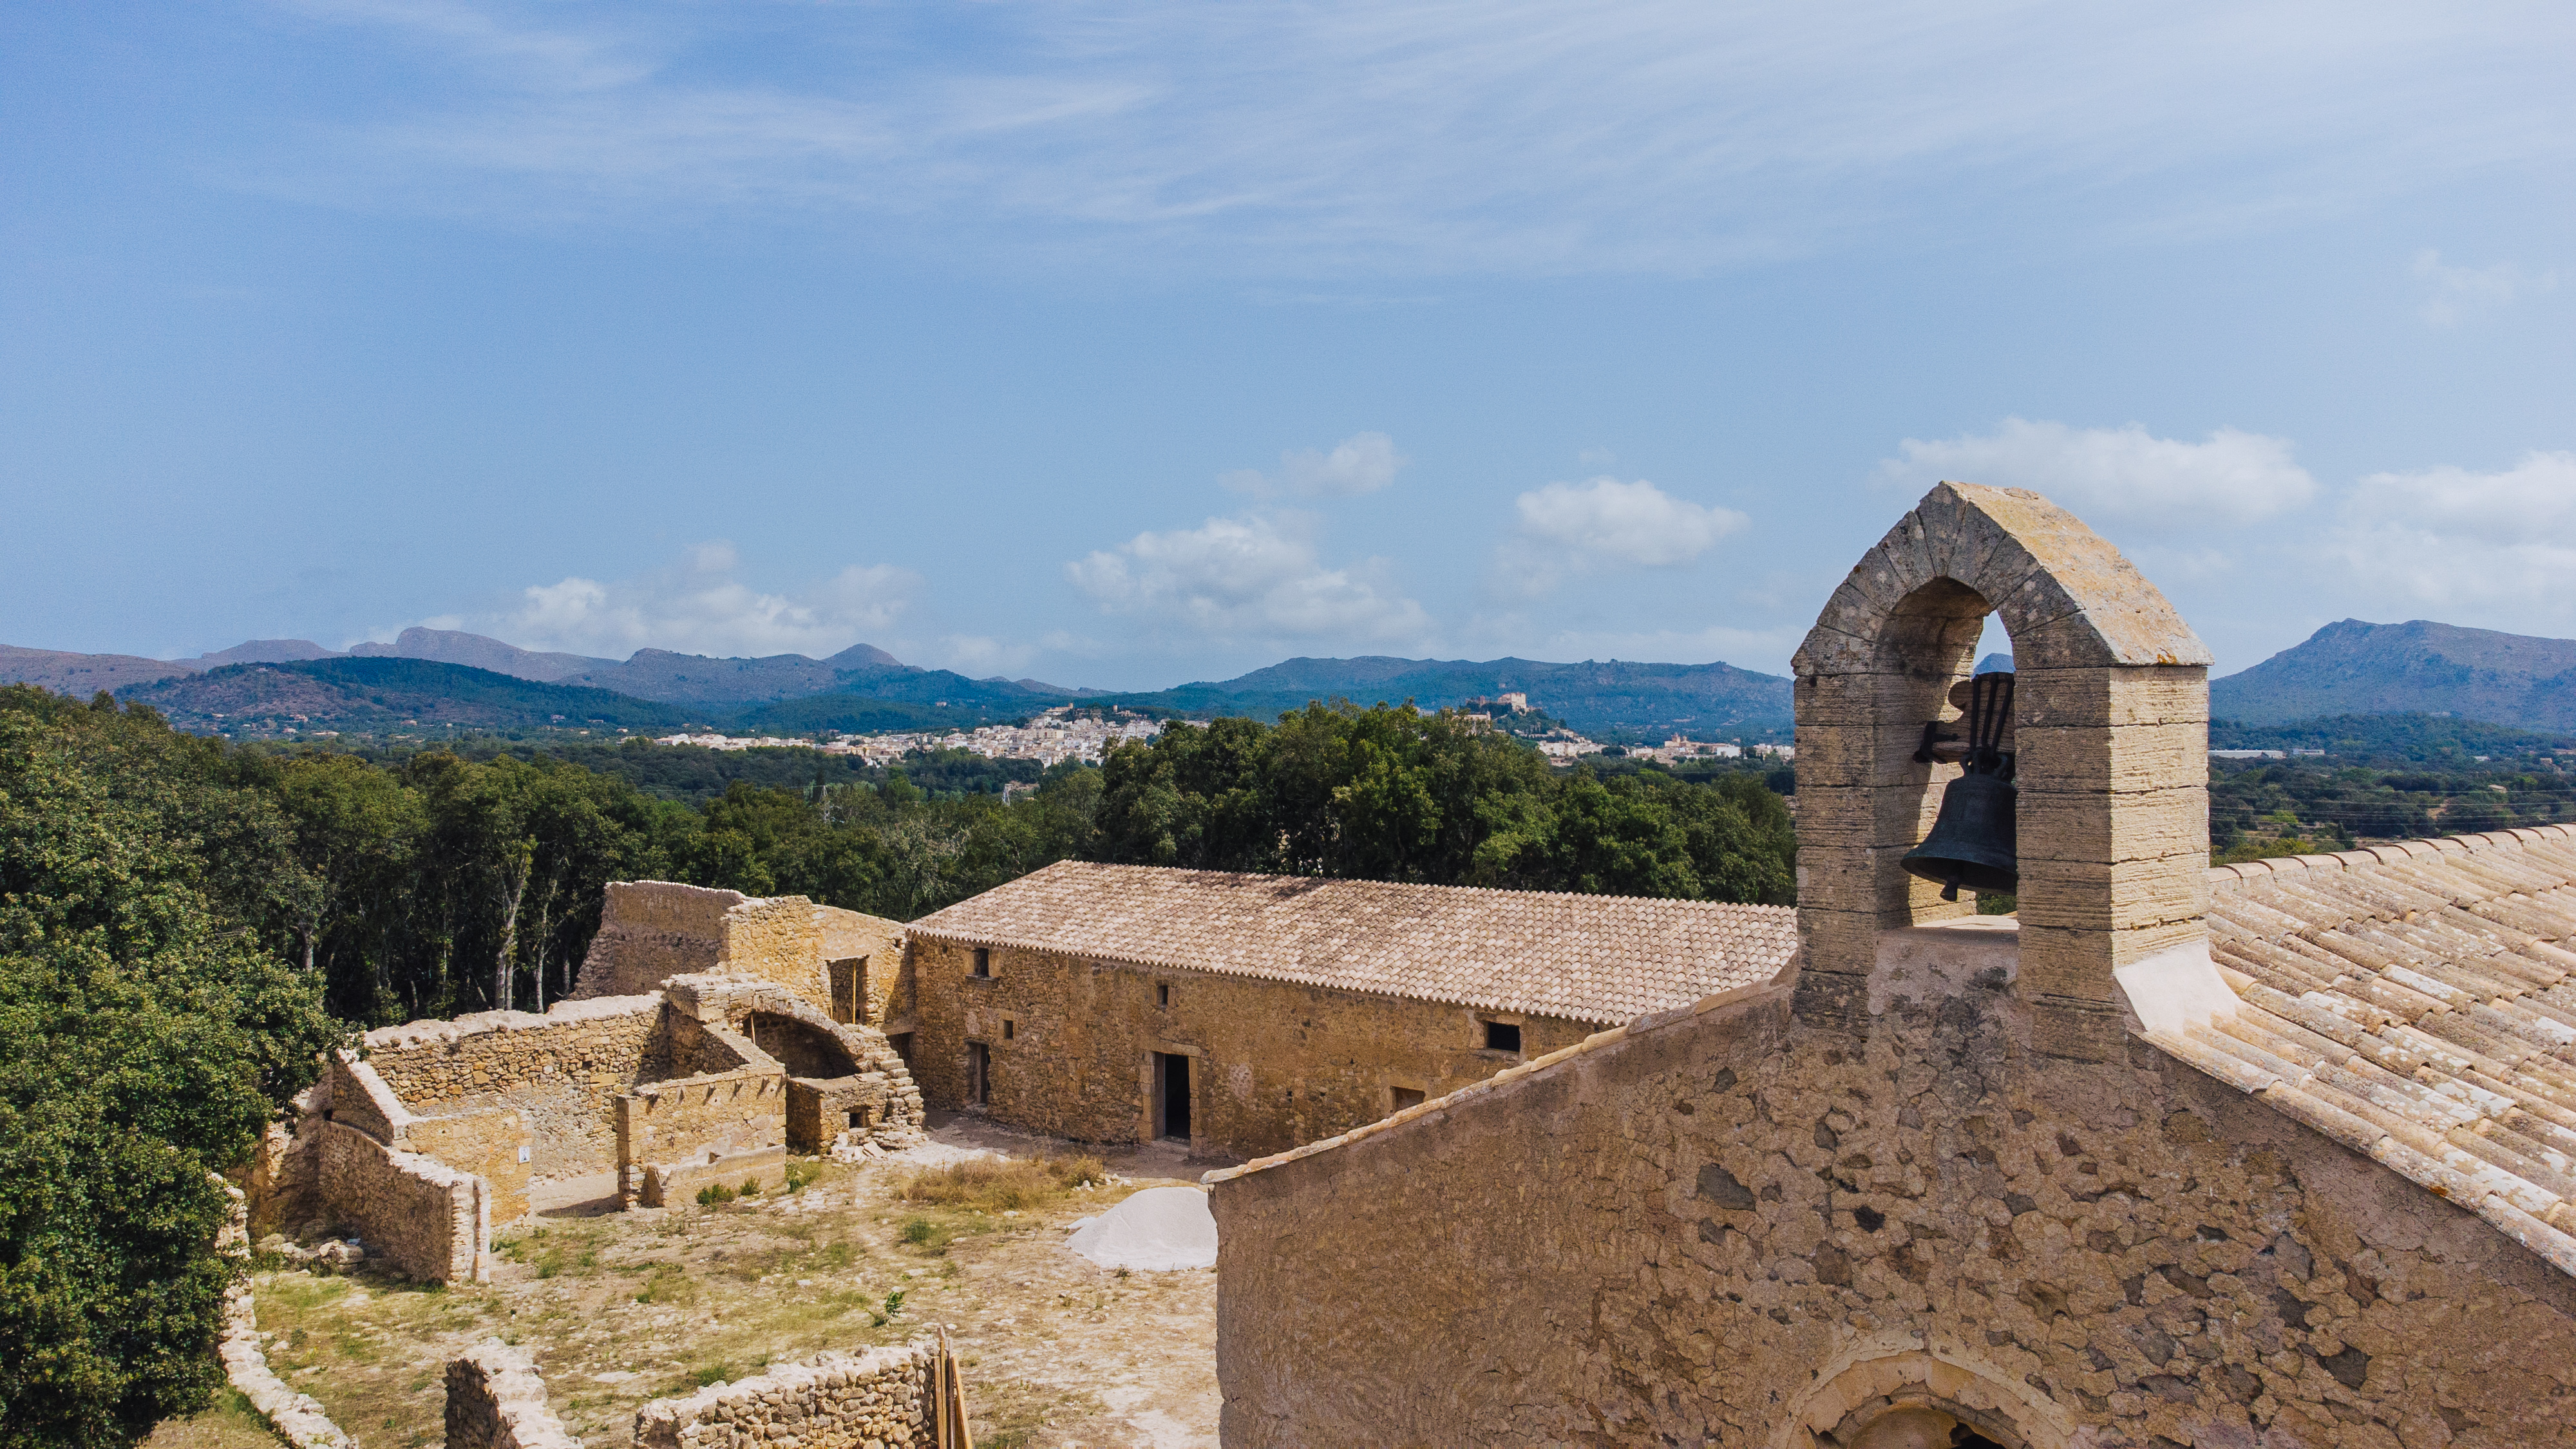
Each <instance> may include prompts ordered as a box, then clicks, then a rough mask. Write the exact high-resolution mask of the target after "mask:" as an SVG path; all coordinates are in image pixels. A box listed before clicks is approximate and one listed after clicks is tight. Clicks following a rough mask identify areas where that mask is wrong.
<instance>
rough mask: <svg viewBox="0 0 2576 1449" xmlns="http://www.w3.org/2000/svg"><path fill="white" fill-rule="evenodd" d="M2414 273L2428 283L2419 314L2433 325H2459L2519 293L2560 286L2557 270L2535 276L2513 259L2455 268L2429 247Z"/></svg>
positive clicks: (2419, 258)
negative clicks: (2516, 263)
mask: <svg viewBox="0 0 2576 1449" xmlns="http://www.w3.org/2000/svg"><path fill="white" fill-rule="evenodd" d="M2415 275H2416V276H2418V277H2421V278H2423V279H2424V280H2425V282H2426V283H2427V285H2428V291H2427V293H2426V296H2425V298H2424V305H2423V306H2422V307H2421V308H2420V309H2418V314H2417V315H2419V316H2421V317H2422V318H2423V319H2424V321H2425V324H2426V325H2427V326H2432V327H2456V326H2458V325H2459V324H2460V321H2461V319H2462V318H2464V317H2467V316H2469V315H2471V314H2473V313H2478V312H2486V311H2491V310H2493V309H2494V308H2497V307H2501V306H2503V305H2504V304H2506V303H2507V302H2510V301H2512V300H2513V299H2514V298H2516V297H2518V296H2522V295H2525V294H2527V293H2534V292H2553V291H2556V290H2557V289H2558V274H2557V273H2556V272H2543V273H2541V274H2540V275H2539V276H2536V277H2535V276H2532V275H2531V274H2530V273H2528V272H2525V271H2524V270H2523V269H2522V268H2520V267H2517V266H2515V265H2513V264H2512V263H2511V262H2498V263H2496V264H2495V265H2493V266H2488V267H2454V266H2450V265H2448V264H2446V263H2444V262H2443V260H2442V254H2441V253H2440V252H2437V251H2433V250H2431V249H2429V248H2428V249H2426V250H2425V251H2423V252H2420V253H2418V254H2417V255H2416V257H2415Z"/></svg>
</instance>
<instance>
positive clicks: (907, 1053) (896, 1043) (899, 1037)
mask: <svg viewBox="0 0 2576 1449" xmlns="http://www.w3.org/2000/svg"><path fill="white" fill-rule="evenodd" d="M886 1045H887V1046H890V1047H893V1048H894V1054H895V1055H896V1056H898V1057H901V1058H903V1071H904V1075H905V1076H911V1075H913V1070H912V1033H911V1032H908V1031H899V1032H896V1033H895V1034H894V1035H892V1036H890V1037H887V1038H886Z"/></svg>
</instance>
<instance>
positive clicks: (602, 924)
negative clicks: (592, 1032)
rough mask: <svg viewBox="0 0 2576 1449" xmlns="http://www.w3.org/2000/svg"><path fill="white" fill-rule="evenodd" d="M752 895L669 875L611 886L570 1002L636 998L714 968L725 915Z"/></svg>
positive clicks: (722, 936)
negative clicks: (681, 977)
mask: <svg viewBox="0 0 2576 1449" xmlns="http://www.w3.org/2000/svg"><path fill="white" fill-rule="evenodd" d="M747 899H749V897H747V896H745V895H744V894H743V893H742V892H740V891H721V890H709V889H707V888H705V887H703V886H691V885H679V884H676V883H674V882H672V881H666V880H621V881H611V882H609V883H608V891H607V899H606V900H605V901H604V902H602V904H601V908H600V913H599V933H598V934H597V935H595V936H593V937H591V941H590V954H589V955H587V956H585V957H583V958H582V963H581V971H580V972H579V974H578V975H576V976H575V977H574V978H573V993H572V996H573V999H574V1000H576V1001H581V1000H588V999H590V998H593V997H600V996H633V995H636V994H638V993H640V992H646V991H652V990H656V989H658V988H659V987H660V986H661V984H662V983H663V982H664V981H667V980H669V979H670V978H671V977H674V976H678V975H682V974H684V973H686V972H690V971H706V970H710V969H712V968H713V967H714V966H715V964H716V961H717V959H718V958H719V957H720V956H722V955H723V954H724V917H725V912H727V911H730V910H732V909H733V908H734V907H736V906H738V905H741V904H742V903H743V902H744V901H745V900H747Z"/></svg>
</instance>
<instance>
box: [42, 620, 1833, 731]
mask: <svg viewBox="0 0 2576 1449" xmlns="http://www.w3.org/2000/svg"><path fill="white" fill-rule="evenodd" d="M0 683H26V684H37V685H42V686H44V687H45V688H48V689H53V690H57V691H60V692H63V693H69V694H83V695H85V694H89V693H92V692H95V691H97V690H101V689H104V690H108V691H110V692H111V693H114V694H116V695H118V696H119V697H121V698H125V699H130V700H135V701H139V702H142V703H147V704H150V705H152V706H153V707H154V708H156V709H159V710H161V711H162V712H163V713H164V714H166V715H168V716H169V717H170V718H171V720H172V722H173V723H175V724H178V725H180V726H181V727H182V728H187V729H197V730H206V731H217V730H220V731H223V732H225V733H232V734H243V733H253V734H276V733H282V732H283V731H284V730H285V729H286V728H288V727H289V726H293V727H294V728H295V729H296V730H297V731H298V732H299V733H304V734H310V733H312V732H314V731H316V730H321V729H330V730H338V731H340V732H342V733H350V734H360V733H364V734H377V733H388V732H410V731H412V730H415V729H418V730H427V729H432V728H439V729H449V730H531V729H534V730H543V729H594V730H601V731H604V732H609V733H614V732H616V731H618V730H620V729H624V730H629V731H640V730H660V729H677V728H682V727H689V726H695V727H699V728H721V729H729V730H735V731H756V732H760V733H774V734H804V733H810V732H813V731H817V730H834V729H838V730H884V729H927V728H934V727H936V728H947V727H952V726H972V725H974V724H978V723H988V722H992V721H995V720H1001V719H1011V718H1018V717H1022V716H1025V715H1029V714H1033V713H1035V712H1036V711H1038V710H1040V709H1044V708H1047V707H1048V706H1050V705H1055V704H1064V703H1074V702H1081V703H1086V704H1102V705H1117V706H1120V707H1124V708H1130V709H1138V710H1147V711H1152V712H1156V713H1161V714H1170V715H1190V716H1198V717H1206V716H1212V715H1220V714H1229V715H1251V716H1254V717H1257V718H1262V719H1270V718H1275V717H1277V716H1278V715H1279V714H1281V713H1283V712H1285V711H1288V710H1293V709H1299V708H1302V707H1303V706H1304V705H1305V704H1306V703H1307V702H1308V701H1310V700H1326V701H1330V700H1335V699H1348V700H1351V701H1353V702H1355V703H1358V704H1361V705H1368V704H1375V703H1379V702H1381V701H1383V702H1385V703H1390V704H1394V703H1401V702H1403V701H1405V700H1408V699H1410V700H1412V701H1414V702H1415V703H1417V704H1420V705H1421V706H1422V707H1424V708H1426V709H1436V708H1440V707H1443V706H1448V705H1455V704H1461V703H1464V702H1466V701H1467V700H1470V699H1474V698H1478V697H1487V696H1492V695H1497V694H1503V693H1508V692H1512V691H1520V692H1523V693H1526V694H1527V695H1528V696H1529V697H1530V701H1531V703H1532V704H1534V705H1536V706H1537V707H1539V708H1541V709H1544V710H1545V711H1547V713H1548V714H1550V715H1551V716H1553V717H1555V718H1556V719H1559V720H1562V721H1564V722H1565V723H1567V724H1570V725H1572V726H1574V727H1575V728H1577V729H1580V730H1585V731H1587V732H1591V733H1594V734H1599V735H1604V736H1607V737H1611V738H1643V737H1645V736H1649V735H1652V736H1655V737H1657V738H1660V737H1661V736H1662V735H1663V734H1665V733H1668V732H1670V731H1674V730H1681V731H1685V732H1690V733H1695V734H1698V735H1701V736H1703V737H1731V736H1734V735H1739V734H1748V733H1749V734H1753V735H1763V734H1781V733H1785V732H1786V731H1787V730H1788V728H1789V723H1790V720H1789V681H1788V680H1786V679H1782V678H1780V677H1778V676H1776V675H1768V674H1756V673H1754V672H1752V671H1750V670H1743V669H1737V668H1735V667H1734V666H1732V665H1728V664H1640V663H1634V662H1629V661H1621V660H1611V661H1608V662H1606V663H1604V662H1598V661H1586V662H1584V663H1581V664H1550V663H1543V662H1539V661H1533V660H1527V659H1494V660H1485V661H1481V662H1478V661H1469V660H1429V659H1395V658H1388V657H1384V656H1370V657H1364V658H1359V659H1291V660H1288V661H1286V662H1284V663H1280V664H1274V665H1271V666H1270V667H1268V668H1266V669H1256V670H1254V671H1253V672H1251V673H1250V674H1246V675H1242V676H1240V677H1238V678H1234V679H1228V680H1221V681H1213V682H1208V681H1202V682H1199V683H1194V684H1186V685H1182V686H1180V687H1179V688H1176V689H1165V690H1152V691H1144V692H1130V693H1109V692H1106V691H1100V690H1091V689H1077V688H1067V687H1064V686H1061V685H1054V684H1048V683H1046V682H1044V681H1042V680H1036V679H1019V680H1011V679H999V678H992V679H970V678H968V677H967V676H965V675H962V674H958V673H956V672H954V671H952V670H945V669H922V668H918V667H916V666H913V665H909V664H906V663H904V662H903V661H901V660H899V659H897V658H895V657H894V656H893V655H891V654H888V653H886V652H885V651H884V650H882V649H878V648H875V647H873V646H870V645H866V644H861V645H857V646H854V647H852V648H849V649H845V650H843V651H842V652H840V653H838V654H835V655H833V656H832V657H830V658H828V659H809V658H807V657H805V656H804V655H801V654H779V655H772V656H770V657H768V658H763V659H714V658H708V657H705V656H702V655H694V654H675V653H672V652H670V651H667V650H661V649H644V650H639V651H637V652H636V653H635V654H634V655H633V656H632V657H630V658H628V659H625V660H623V661H619V660H613V659H595V658H590V657H588V656H584V655H579V654H551V653H539V652H537V651H534V650H528V649H521V648H519V647H518V646H516V645H513V644H508V643H504V642H503V641H501V640H498V639H491V638H486V637H485V636H483V635H480V634H468V633H464V632H461V631H458V630H452V629H418V628H415V629H406V630H404V631H403V632H402V634H401V636H400V637H399V638H397V639H396V640H394V642H392V643H390V644H378V643H365V644H360V645H358V646H357V647H356V648H354V649H351V650H350V651H348V652H347V653H346V654H343V653H340V652H338V651H336V650H331V649H325V648H323V647H322V646H321V645H319V644H316V643H314V642H312V641H311V640H309V639H261V640H253V641H251V642H249V643H246V644H241V645H238V646H235V647H234V648H231V649H226V650H223V651H221V652H219V653H213V654H204V655H200V656H198V657H197V658H194V659H144V658H139V657H136V656H133V655H124V654H71V653H63V652H59V651H55V650H45V649H20V648H9V647H6V646H0Z"/></svg>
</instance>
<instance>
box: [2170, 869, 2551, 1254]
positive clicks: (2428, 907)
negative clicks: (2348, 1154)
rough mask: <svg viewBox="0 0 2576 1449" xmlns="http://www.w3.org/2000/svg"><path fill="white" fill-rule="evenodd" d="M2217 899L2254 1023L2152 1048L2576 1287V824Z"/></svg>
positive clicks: (2217, 956) (2232, 1023) (2222, 939)
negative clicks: (2393, 1175) (2354, 1154)
mask: <svg viewBox="0 0 2576 1449" xmlns="http://www.w3.org/2000/svg"><path fill="white" fill-rule="evenodd" d="M2210 885H2211V890H2210V906H2209V931H2210V954H2211V956H2212V958H2213V959H2214V960H2216V962H2217V963H2218V966H2219V968H2220V971H2221V973H2222V974H2223V975H2225V976H2226V977H2227V980H2228V984H2229V985H2231V986H2232V987H2234V988H2235V993H2236V997H2237V1001H2238V1007H2237V1010H2236V1014H2235V1015H2234V1016H2233V1017H2232V1018H2231V1017H2221V1018H2219V1019H2218V1020H2216V1021H2215V1022H2213V1023H2212V1024H2211V1025H2208V1026H2201V1027H2194V1028H2191V1029H2190V1031H2189V1032H2188V1033H2187V1034H2186V1035H2185V1036H2182V1037H2177V1036H2174V1035H2172V1034H2170V1033H2159V1034H2156V1035H2153V1036H2151V1037H2150V1040H2153V1041H2155V1042H2156V1043H2157V1044H2158V1045H2160V1046H2163V1047H2165V1048H2166V1049H2167V1050H2169V1051H2171V1052H2173V1053H2174V1054H2176V1055H2178V1056H2181V1057H2183V1058H2185V1059H2186V1060H2189V1061H2191V1062H2192V1063H2193V1064H2194V1065H2196V1066H2199V1067H2200V1068H2201V1069H2202V1070H2204V1071H2207V1072H2210V1073H2211V1074H2213V1075H2215V1076H2217V1077H2219V1078H2220V1079H2222V1080H2224V1081H2227V1082H2230V1083H2232V1084H2233V1085H2235V1086H2236V1087H2238V1088H2239V1089H2241V1090H2243V1091H2246V1092H2248V1093H2250V1094H2252V1095H2254V1096H2256V1097H2258V1098H2260V1099H2261V1100H2263V1101H2264V1102H2266V1103H2269V1104H2270V1105H2272V1106H2274V1107H2276V1108H2278V1109H2280V1110H2281V1111H2283V1112H2286V1113H2288V1114H2289V1115H2291V1116H2293V1117H2296V1118H2298V1119H2299V1120H2301V1121H2303V1122H2306V1123H2307V1124H2308V1125H2309V1126H2312V1127H2314V1128H2316V1129H2317V1130H2319V1131H2321V1132H2324V1133H2326V1134H2327V1135H2328V1136H2331V1137H2333V1138H2335V1139H2337V1140H2338V1141H2341V1142H2343V1143H2344V1144H2345V1145H2347V1146H2349V1147H2352V1148H2354V1149H2356V1150H2358V1151H2360V1152H2363V1153H2366V1154H2368V1155H2369V1156H2371V1157H2373V1158H2376V1159H2377V1160H2379V1161H2380V1162H2383V1163H2385V1164H2387V1165H2388V1166H2389V1167H2391V1168H2394V1169H2395V1170H2397V1171H2398V1172H2400V1173H2403V1174H2404V1175H2406V1176H2407V1177H2410V1178H2412V1179H2414V1180H2415V1181H2417V1182H2419V1183H2422V1184H2423V1185H2424V1186H2426V1187H2428V1188H2430V1189H2432V1190H2433V1191H2434V1192H2435V1193H2438V1194H2440V1195H2441V1196H2442V1197H2444V1198H2447V1199H2449V1200H2450V1201H2452V1202H2455V1203H2457V1204H2459V1205H2460V1206H2462V1207H2465V1208H2469V1209H2470V1210H2472V1211H2474V1212H2476V1213H2477V1214H2478V1215H2479V1216H2481V1217H2483V1218H2485V1219H2486V1220H2487V1221H2488V1222H2489V1223H2491V1224H2493V1225H2495V1226H2496V1227H2497V1228H2499V1229H2502V1230H2503V1231H2505V1232H2506V1233H2507V1234H2509V1235H2511V1236H2512V1237H2514V1238H2515V1239H2517V1240H2518V1241H2520V1242H2522V1243H2523V1244H2524V1245H2525V1246H2526V1247H2529V1248H2531V1249H2532V1250H2534V1251H2535V1252H2538V1253H2540V1254H2541V1255H2542V1256H2544V1257H2546V1258H2548V1259H2550V1260H2551V1261H2552V1262H2554V1263H2556V1264H2557V1265H2558V1266H2559V1267H2560V1268H2561V1269H2562V1270H2564V1271H2567V1272H2570V1273H2576V828H2570V827H2567V826H2556V825H2553V826H2543V827H2540V828H2537V829H2525V830H2516V831H2512V832H2510V833H2505V834H2495V835H2469V836H2454V837H2451V838H2448V839H2443V840H2413V841H2405V842H2401V843H2399V844H2395V845H2386V846H2376V847H2373V848H2371V849H2368V850H2357V851H2347V852H2344V853H2341V854H2338V855H2310V856H2300V857H2298V858H2296V859H2293V860H2274V861H2257V862H2254V863H2252V864H2250V865H2235V866H2221V867H2218V868H2216V869H2214V870H2212V871H2211V872H2210Z"/></svg>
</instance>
